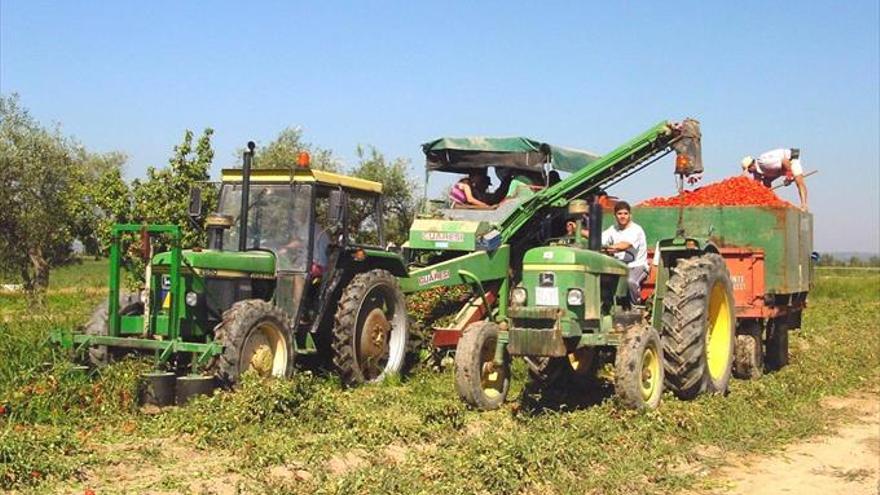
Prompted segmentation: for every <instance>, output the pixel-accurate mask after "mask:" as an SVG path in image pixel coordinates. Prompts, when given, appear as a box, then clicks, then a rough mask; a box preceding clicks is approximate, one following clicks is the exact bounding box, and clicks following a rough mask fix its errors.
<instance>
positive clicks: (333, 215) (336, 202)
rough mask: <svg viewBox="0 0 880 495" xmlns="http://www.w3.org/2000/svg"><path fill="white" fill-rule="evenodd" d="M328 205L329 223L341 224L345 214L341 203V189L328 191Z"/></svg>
mask: <svg viewBox="0 0 880 495" xmlns="http://www.w3.org/2000/svg"><path fill="white" fill-rule="evenodd" d="M329 199H330V205H329V211H328V212H327V221H328V222H329V223H330V225H333V226H339V225H341V224H342V220H343V216H344V215H345V205H344V204H343V203H342V200H343V197H342V191H340V190H339V189H334V190H332V191H330V198H329Z"/></svg>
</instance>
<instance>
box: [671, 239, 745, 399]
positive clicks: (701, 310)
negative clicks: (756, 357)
mask: <svg viewBox="0 0 880 495" xmlns="http://www.w3.org/2000/svg"><path fill="white" fill-rule="evenodd" d="M666 289H667V291H666V295H665V296H664V298H663V318H662V340H663V353H664V368H665V370H664V371H665V375H666V386H667V387H668V388H669V389H670V390H672V391H673V392H674V393H675V395H676V396H677V397H678V398H680V399H684V400H688V399H693V398H694V397H696V396H697V395H698V394H700V393H702V392H710V393H720V394H723V393H726V392H727V387H728V384H729V383H730V376H731V373H732V368H733V356H734V344H735V338H734V335H735V327H736V315H735V313H734V299H733V286H732V284H731V282H730V273H729V272H728V271H727V265H725V264H724V259H723V258H722V257H721V256H720V255H718V254H714V253H707V254H704V255H702V256H698V257H694V258H688V259H681V260H679V261H678V264H677V265H676V266H675V267H674V268H673V269H672V276H671V277H670V278H669V281H668V282H667V283H666Z"/></svg>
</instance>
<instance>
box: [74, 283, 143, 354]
mask: <svg viewBox="0 0 880 495" xmlns="http://www.w3.org/2000/svg"><path fill="white" fill-rule="evenodd" d="M109 307H110V304H109V303H108V302H107V301H106V300H105V301H104V302H102V303H101V304H99V305H98V307H97V308H95V311H94V312H93V313H92V317H91V318H89V321H88V322H86V324H85V326H84V327H83V332H84V333H85V334H86V335H93V336H100V337H104V336H107V335H109V333H110V311H109ZM143 313H144V303H142V302H140V300H139V298H138V296H137V294H134V293H120V294H119V314H120V315H140V314H143ZM121 355H122V352H121V351H114V350H111V349H108V348H107V346H106V345H93V346H91V347H89V351H88V362H89V364H90V365H92V366H94V367H96V368H100V367H102V366H106V365H107V364H109V363H110V362H111V361H112V360H113V359H115V358H117V357H119V356H121Z"/></svg>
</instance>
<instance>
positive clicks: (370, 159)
mask: <svg viewBox="0 0 880 495" xmlns="http://www.w3.org/2000/svg"><path fill="white" fill-rule="evenodd" d="M357 156H358V164H357V165H355V167H354V168H353V169H352V170H351V172H350V173H351V175H353V176H355V177H360V178H362V179H367V180H371V181H374V182H378V183H380V184H382V185H383V197H382V201H383V203H384V211H385V218H384V220H383V221H384V227H385V240H386V242H393V243H395V244H396V245H398V246H399V245H401V244H403V242H405V241H406V240H407V238H408V237H409V226H410V225H411V224H412V222H413V219H414V218H415V212H416V209H417V206H418V198H417V196H416V195H415V194H414V191H416V190H417V185H416V183H415V181H413V180H412V179H411V178H410V177H409V175H408V174H407V169H408V167H409V160H406V159H403V158H396V159H394V160H392V161H390V162H389V161H388V160H386V159H385V155H383V154H382V153H380V152H379V150H377V149H376V148H374V147H370V148H369V152H368V151H367V150H365V149H364V148H363V147H361V146H358V148H357ZM369 213H370V211H363V210H358V209H354V208H352V211H351V218H352V221H353V223H354V224H355V225H357V226H358V227H356V228H358V229H359V228H360V224H361V222H363V220H364V219H365V218H366V217H367V216H368V215H369Z"/></svg>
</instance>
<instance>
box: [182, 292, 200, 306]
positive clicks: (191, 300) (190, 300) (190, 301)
mask: <svg viewBox="0 0 880 495" xmlns="http://www.w3.org/2000/svg"><path fill="white" fill-rule="evenodd" d="M184 301H185V302H186V305H187V306H189V307H195V305H196V304H198V303H199V295H198V294H196V293H195V292H187V293H186V296H185V297H184Z"/></svg>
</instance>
